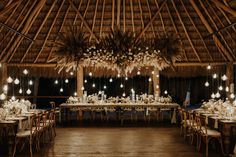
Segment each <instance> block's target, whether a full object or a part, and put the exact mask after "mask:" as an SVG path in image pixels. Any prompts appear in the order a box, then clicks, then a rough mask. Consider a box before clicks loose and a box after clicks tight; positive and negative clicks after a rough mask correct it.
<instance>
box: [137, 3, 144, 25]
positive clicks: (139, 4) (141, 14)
mask: <svg viewBox="0 0 236 157" xmlns="http://www.w3.org/2000/svg"><path fill="white" fill-rule="evenodd" d="M140 1H141V0H138V6H139V11H140V18H141V23H142V29H143V28H144V22H143V10H142V5H141V2H140Z"/></svg>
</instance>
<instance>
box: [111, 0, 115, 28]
mask: <svg viewBox="0 0 236 157" xmlns="http://www.w3.org/2000/svg"><path fill="white" fill-rule="evenodd" d="M114 25H115V1H112V12H111V29H112V30H114Z"/></svg>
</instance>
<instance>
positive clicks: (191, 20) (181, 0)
mask: <svg viewBox="0 0 236 157" xmlns="http://www.w3.org/2000/svg"><path fill="white" fill-rule="evenodd" d="M180 2H181V4H182V6H183V7H184V10H185V12H186V13H187V15H188V18H189V20H190V22H191V23H192V25H193V27H194V28H195V30H196V32H197V34H198V36H199V37H200V39H201V41H202V43H203V45H204V47H205V49H206V51H207V54H208V56H209V57H210V60H211V61H213V58H212V56H211V54H210V51H209V49H208V47H207V45H206V43H205V41H204V39H203V36H202V35H201V33H200V32H199V30H198V28H197V27H196V25H195V23H194V21H193V19H192V17H191V16H190V14H189V12H188V10H187V8H186V7H185V5H184V3H183V0H180Z"/></svg>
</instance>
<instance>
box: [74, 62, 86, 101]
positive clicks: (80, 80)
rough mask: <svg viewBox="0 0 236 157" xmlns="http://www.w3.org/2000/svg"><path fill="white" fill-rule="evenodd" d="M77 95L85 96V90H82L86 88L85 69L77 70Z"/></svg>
mask: <svg viewBox="0 0 236 157" xmlns="http://www.w3.org/2000/svg"><path fill="white" fill-rule="evenodd" d="M76 76H77V95H78V97H81V98H82V96H83V90H82V89H81V88H82V87H83V86H84V70H83V67H80V66H79V68H78V69H77V75H76Z"/></svg>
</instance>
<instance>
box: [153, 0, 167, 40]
mask: <svg viewBox="0 0 236 157" xmlns="http://www.w3.org/2000/svg"><path fill="white" fill-rule="evenodd" d="M155 3H156V6H157V9H159V4H158V2H157V0H155ZM159 16H160V19H161V25H162V29H163V31H164V33H165V35H166V36H167V33H166V29H165V24H164V21H163V18H162V15H161V12H159Z"/></svg>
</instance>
